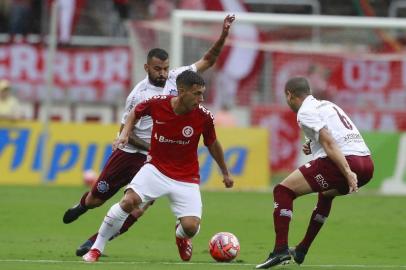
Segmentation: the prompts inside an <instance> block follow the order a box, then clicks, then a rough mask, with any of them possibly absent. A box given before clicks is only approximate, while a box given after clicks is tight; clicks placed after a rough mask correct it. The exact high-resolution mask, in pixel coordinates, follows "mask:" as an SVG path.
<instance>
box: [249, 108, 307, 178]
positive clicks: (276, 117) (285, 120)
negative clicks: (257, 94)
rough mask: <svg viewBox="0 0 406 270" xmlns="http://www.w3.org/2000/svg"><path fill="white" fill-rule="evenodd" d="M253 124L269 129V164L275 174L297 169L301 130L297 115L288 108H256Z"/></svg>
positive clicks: (252, 116) (254, 109) (253, 114)
mask: <svg viewBox="0 0 406 270" xmlns="http://www.w3.org/2000/svg"><path fill="white" fill-rule="evenodd" d="M251 119H252V121H251V123H252V124H253V125H258V126H261V127H264V128H267V129H268V132H269V134H270V136H269V143H268V145H269V148H270V149H269V162H270V164H269V165H270V168H271V169H272V171H273V172H278V171H281V170H287V171H289V170H292V169H293V168H295V166H296V163H297V158H298V154H299V150H300V138H301V137H300V130H299V127H298V125H297V122H296V114H295V113H293V112H292V111H290V109H288V108H278V107H277V106H256V107H254V108H253V109H252V113H251Z"/></svg>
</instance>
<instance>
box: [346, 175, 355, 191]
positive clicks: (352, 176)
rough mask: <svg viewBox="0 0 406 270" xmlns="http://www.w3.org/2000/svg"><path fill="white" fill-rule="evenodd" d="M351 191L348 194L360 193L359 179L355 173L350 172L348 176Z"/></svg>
mask: <svg viewBox="0 0 406 270" xmlns="http://www.w3.org/2000/svg"><path fill="white" fill-rule="evenodd" d="M346 178H347V182H348V187H349V191H348V193H353V192H358V178H357V175H356V174H355V173H354V172H350V173H349V174H348V175H347V176H346Z"/></svg>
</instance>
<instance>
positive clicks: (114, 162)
mask: <svg viewBox="0 0 406 270" xmlns="http://www.w3.org/2000/svg"><path fill="white" fill-rule="evenodd" d="M234 20H235V16H234V15H227V16H226V17H225V19H224V23H223V28H222V32H221V35H220V38H219V39H218V40H217V41H216V42H215V43H214V44H213V46H212V47H211V48H210V49H209V50H208V51H207V52H206V53H205V55H204V56H203V57H202V58H201V59H199V60H198V61H197V62H195V63H194V64H192V65H189V66H183V67H179V68H175V69H173V70H169V56H168V53H167V52H166V51H165V50H163V49H159V48H155V49H152V50H150V51H149V53H148V56H147V63H146V64H145V66H144V68H145V71H146V73H147V76H146V78H145V79H144V80H142V81H141V82H139V83H138V84H137V85H136V86H135V87H134V89H133V90H132V91H131V93H130V94H129V96H128V97H127V100H126V106H125V111H124V114H123V117H122V120H121V123H122V125H121V128H120V131H121V129H122V128H123V126H124V123H125V120H126V118H127V116H128V114H129V113H130V111H131V109H132V108H134V107H135V106H136V105H137V104H139V103H141V102H143V101H144V100H146V99H148V98H150V97H152V96H155V95H161V94H165V95H167V94H171V95H176V94H177V89H176V78H177V76H178V75H179V74H180V73H182V72H183V71H185V70H192V71H196V72H204V71H205V70H207V69H208V68H210V67H211V66H213V65H214V63H215V62H216V60H217V58H218V56H219V54H220V52H221V50H222V48H223V46H224V43H225V40H226V38H227V36H228V34H229V31H230V27H231V24H232V23H233V21H234ZM151 130H152V120H151V118H150V117H144V118H143V119H141V120H140V121H139V122H138V123H137V125H136V126H134V127H133V132H132V133H131V135H130V141H129V144H127V145H126V146H125V147H124V148H122V149H119V150H117V151H114V152H113V153H112V155H111V156H110V157H109V159H108V161H107V163H106V165H105V167H104V168H103V170H102V172H101V174H100V176H99V178H98V180H97V182H96V183H95V184H94V185H93V187H92V189H91V191H90V192H86V193H84V194H83V195H82V197H81V199H80V201H79V203H77V204H76V205H75V206H74V207H72V208H69V209H68V210H67V211H66V212H65V214H64V217H63V222H64V223H71V222H73V221H75V220H76V219H77V218H79V217H80V216H81V215H82V214H84V213H85V212H87V210H88V209H92V208H95V207H99V206H100V205H102V204H103V203H104V202H105V201H107V200H108V199H110V198H111V197H112V196H113V195H114V194H116V193H117V191H118V190H119V189H120V188H121V187H123V186H125V185H127V184H128V183H129V182H130V181H131V179H132V178H133V177H134V175H135V174H136V173H137V172H138V171H139V169H140V168H141V167H142V165H143V164H144V162H145V160H146V157H147V153H148V151H149V147H150V140H151ZM147 207H148V205H145V206H144V208H143V209H135V210H134V212H133V213H132V214H131V215H129V216H128V218H127V220H126V221H125V222H124V224H123V227H122V228H121V229H120V231H119V233H118V234H122V233H124V232H126V231H127V230H128V228H129V227H130V226H132V225H133V224H134V222H136V221H137V219H138V218H139V217H140V216H141V215H142V213H143V212H144V211H145V210H146V208H147ZM96 237H97V234H94V235H92V236H91V237H89V239H88V240H86V241H85V242H84V243H83V244H82V245H81V246H80V247H79V248H78V249H77V250H76V255H77V256H83V255H84V254H85V253H87V252H88V251H89V249H90V247H91V246H92V245H93V243H94V241H95V239H96Z"/></svg>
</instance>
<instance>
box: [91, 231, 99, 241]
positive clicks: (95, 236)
mask: <svg viewBox="0 0 406 270" xmlns="http://www.w3.org/2000/svg"><path fill="white" fill-rule="evenodd" d="M98 235H99V233H95V234H93V235H92V236H90V237H89V240H90V241H92V242H93V243H94V242H96V238H97V236H98Z"/></svg>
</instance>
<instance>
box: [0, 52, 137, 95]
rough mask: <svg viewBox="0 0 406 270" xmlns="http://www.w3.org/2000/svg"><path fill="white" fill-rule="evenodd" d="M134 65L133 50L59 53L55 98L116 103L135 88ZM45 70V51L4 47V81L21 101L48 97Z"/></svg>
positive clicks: (0, 71) (0, 60) (0, 67)
mask: <svg viewBox="0 0 406 270" xmlns="http://www.w3.org/2000/svg"><path fill="white" fill-rule="evenodd" d="M130 63H131V62H130V56H129V50H128V49H126V48H121V47H118V48H115V47H110V48H103V49H89V50H81V49H69V50H68V49H59V50H58V52H57V54H56V57H55V62H54V64H53V72H54V75H55V77H54V78H55V81H54V85H55V89H56V90H55V91H54V93H53V97H54V98H57V99H64V98H66V97H69V96H70V97H73V98H74V99H73V101H78V100H88V101H100V100H106V101H112V100H115V99H116V98H118V97H122V96H125V94H126V91H128V89H130V86H131V85H130V79H131V78H130V74H131V72H132V71H131V65H130ZM45 70H46V50H45V49H43V48H41V47H39V46H34V45H29V44H15V45H3V46H0V77H1V78H8V79H10V80H11V81H12V82H13V86H15V88H16V90H17V94H18V96H19V97H20V98H28V99H39V98H40V97H41V96H44V94H43V93H42V92H43V91H42V88H44V87H45ZM55 92H56V93H55ZM71 92H72V93H71ZM85 92H88V93H85Z"/></svg>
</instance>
